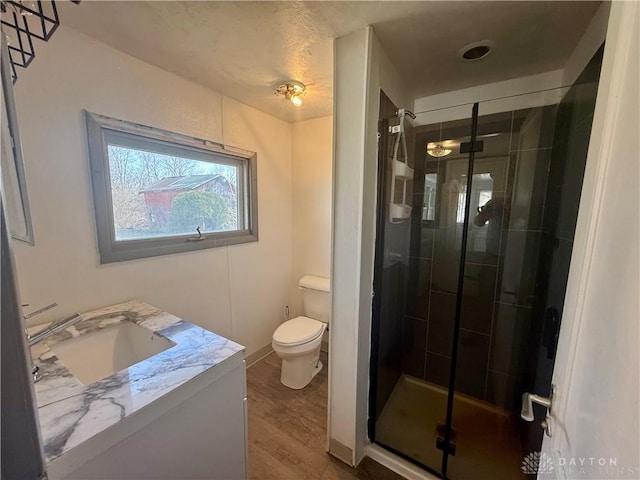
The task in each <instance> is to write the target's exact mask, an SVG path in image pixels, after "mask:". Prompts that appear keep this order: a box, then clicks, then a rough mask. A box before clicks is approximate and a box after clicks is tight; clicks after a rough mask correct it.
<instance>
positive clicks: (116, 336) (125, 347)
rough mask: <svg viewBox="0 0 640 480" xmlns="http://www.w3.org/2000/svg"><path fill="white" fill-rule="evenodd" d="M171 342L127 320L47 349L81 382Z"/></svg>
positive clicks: (120, 367) (127, 364)
mask: <svg viewBox="0 0 640 480" xmlns="http://www.w3.org/2000/svg"><path fill="white" fill-rule="evenodd" d="M174 345H175V343H174V342H172V341H171V340H168V339H166V338H164V337H160V336H158V335H155V334H154V333H153V332H152V331H150V330H148V329H146V328H144V327H141V326H139V325H136V324H135V323H131V322H123V323H119V324H117V325H113V326H110V327H107V328H104V329H102V330H97V331H95V332H91V333H86V334H84V335H80V336H78V337H75V338H72V339H69V340H66V341H64V342H60V343H57V344H55V345H53V346H52V347H51V351H52V352H53V353H54V354H55V355H56V357H58V359H59V360H60V361H61V362H62V363H64V364H65V366H66V367H67V368H68V369H69V370H70V371H71V373H73V374H74V375H75V376H76V378H77V379H78V380H79V381H80V383H82V384H83V385H89V384H90V383H93V382H96V381H98V380H101V379H103V378H105V377H108V376H109V375H113V374H114V373H116V372H119V371H120V370H124V369H125V368H128V367H130V366H131V365H134V364H136V363H138V362H141V361H142V360H144V359H146V358H149V357H151V356H153V355H156V354H158V353H160V352H163V351H165V350H167V349H169V348H171V347H173V346H174Z"/></svg>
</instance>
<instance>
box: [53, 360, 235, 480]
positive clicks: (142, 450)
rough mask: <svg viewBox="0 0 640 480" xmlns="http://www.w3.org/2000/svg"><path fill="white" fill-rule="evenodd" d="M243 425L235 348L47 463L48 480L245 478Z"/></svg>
mask: <svg viewBox="0 0 640 480" xmlns="http://www.w3.org/2000/svg"><path fill="white" fill-rule="evenodd" d="M89 414H90V413H89ZM246 425H247V413H246V380H245V364H244V359H243V354H242V352H239V353H236V354H235V355H233V356H232V357H230V358H228V359H227V360H225V361H224V362H222V363H221V364H219V365H217V366H216V367H214V368H212V369H210V370H207V371H206V372H204V373H202V374H200V375H198V376H197V377H195V378H193V379H192V380H190V381H188V382H187V383H185V384H184V385H182V386H180V387H179V388H177V389H176V390H174V391H172V392H170V393H168V394H167V395H165V396H164V397H162V398H160V399H158V400H155V401H154V402H153V403H151V404H149V405H147V406H146V407H144V408H142V409H141V410H139V411H137V412H136V413H134V414H132V415H130V416H128V417H127V418H125V419H124V420H123V421H121V422H119V423H117V424H116V425H113V426H111V427H109V428H108V429H106V430H104V431H102V432H101V433H99V434H98V435H96V436H94V437H92V438H90V439H89V440H86V441H85V442H83V443H81V444H80V445H78V446H76V447H74V448H73V449H71V450H70V451H68V452H67V453H65V454H63V455H61V456H60V457H58V458H56V459H55V460H53V461H52V462H51V463H50V464H49V465H48V474H49V479H50V480H58V479H60V480H62V479H83V480H93V479H113V480H115V479H128V480H142V479H175V480H184V479H212V480H213V479H221V480H222V479H224V480H233V479H244V478H246V476H247V471H246V465H247V441H246V435H247V426H246Z"/></svg>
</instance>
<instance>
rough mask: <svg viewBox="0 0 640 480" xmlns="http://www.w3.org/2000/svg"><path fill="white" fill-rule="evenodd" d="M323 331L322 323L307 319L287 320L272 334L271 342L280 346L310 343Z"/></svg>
mask: <svg viewBox="0 0 640 480" xmlns="http://www.w3.org/2000/svg"><path fill="white" fill-rule="evenodd" d="M323 330H324V323H322V322H319V321H318V320H314V319H313V318H309V317H296V318H292V319H291V320H287V321H286V322H284V323H283V324H282V325H280V326H279V327H278V328H277V329H276V331H275V332H273V340H274V341H275V342H277V343H279V344H281V345H300V344H302V343H306V342H310V341H311V340H314V339H315V338H317V337H318V336H319V335H321V334H322V332H323Z"/></svg>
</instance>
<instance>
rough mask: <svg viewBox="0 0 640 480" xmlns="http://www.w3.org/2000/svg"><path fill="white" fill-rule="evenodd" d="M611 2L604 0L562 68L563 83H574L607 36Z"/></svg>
mask: <svg viewBox="0 0 640 480" xmlns="http://www.w3.org/2000/svg"><path fill="white" fill-rule="evenodd" d="M610 8H611V3H610V2H602V4H601V5H600V7H598V10H596V13H595V14H594V15H593V18H592V19H591V21H590V22H589V25H588V26H587V29H586V30H585V32H584V34H583V35H582V37H581V38H580V41H579V42H578V44H577V45H576V48H574V50H573V52H572V53H571V57H569V60H568V61H567V63H566V65H565V66H564V68H563V69H562V84H563V85H573V83H574V82H575V81H576V79H577V78H578V76H579V75H580V73H582V70H583V69H584V67H585V65H587V63H589V60H591V58H592V57H593V54H594V53H595V52H596V51H597V50H598V48H600V45H602V42H604V40H605V37H606V36H607V25H608V23H609V10H610Z"/></svg>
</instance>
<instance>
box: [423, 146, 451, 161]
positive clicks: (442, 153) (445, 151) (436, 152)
mask: <svg viewBox="0 0 640 480" xmlns="http://www.w3.org/2000/svg"><path fill="white" fill-rule="evenodd" d="M451 152H453V150H451V149H450V148H445V147H443V146H442V144H441V143H436V144H433V143H429V144H427V153H428V154H429V155H431V156H432V157H436V158H440V157H446V156H447V155H449V154H450V153H451Z"/></svg>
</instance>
